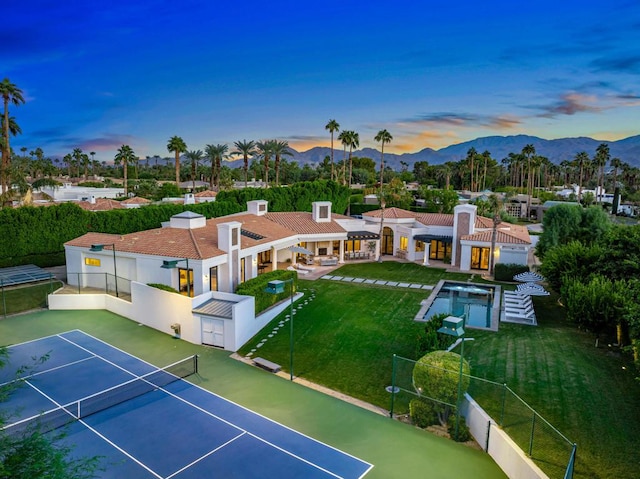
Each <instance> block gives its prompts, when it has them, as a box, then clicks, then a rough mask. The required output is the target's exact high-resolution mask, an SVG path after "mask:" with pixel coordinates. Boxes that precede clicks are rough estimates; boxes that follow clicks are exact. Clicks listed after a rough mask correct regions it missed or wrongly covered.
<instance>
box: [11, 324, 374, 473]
mask: <svg viewBox="0 0 640 479" xmlns="http://www.w3.org/2000/svg"><path fill="white" fill-rule="evenodd" d="M9 352H10V354H9V362H8V364H7V365H6V367H4V368H2V369H0V384H4V383H7V382H9V381H12V380H14V379H15V377H16V371H18V369H19V368H20V367H22V366H24V365H30V364H33V358H34V357H41V356H43V355H47V356H48V359H47V360H46V361H45V362H44V363H42V364H39V365H37V366H36V367H35V369H32V370H30V371H28V372H27V373H25V374H26V378H25V379H26V380H25V384H24V385H23V386H22V387H20V388H18V389H16V390H15V391H14V392H12V393H11V396H10V398H9V400H8V401H7V402H5V403H2V404H0V408H1V409H2V410H4V411H10V412H12V413H14V416H13V417H12V418H11V420H10V421H9V422H11V423H19V421H21V420H26V419H27V418H31V417H33V416H38V415H40V416H39V417H40V420H41V421H42V423H43V424H45V422H46V419H45V418H49V417H51V418H53V419H52V421H55V420H57V419H56V418H62V419H63V420H64V421H65V422H66V423H68V424H67V425H66V432H67V434H66V436H65V437H64V439H63V440H64V441H65V443H67V444H69V445H72V446H73V455H74V456H76V457H81V456H85V457H86V456H88V457H93V456H101V457H102V461H101V464H102V466H103V467H104V471H102V472H101V473H100V477H103V478H117V479H123V478H130V477H131V478H133V477H135V478H141V479H144V478H164V479H168V478H176V479H187V478H189V479H190V478H193V479H195V478H202V477H220V478H283V479H286V478H305V479H306V478H309V479H314V478H345V479H356V478H361V477H363V476H364V475H366V474H367V472H368V471H369V470H370V469H371V467H373V466H372V465H371V464H368V463H366V462H364V461H361V460H360V459H358V458H355V457H353V456H351V455H349V454H346V453H343V452H341V451H339V450H337V449H335V448H333V447H331V446H328V445H326V444H323V443H321V442H318V441H316V440H314V439H312V438H310V437H308V436H305V435H303V434H300V433H298V432H296V431H293V430H292V429H289V428H287V427H286V426H283V425H281V424H278V423H276V422H274V421H271V420H270V419H267V418H265V417H263V416H260V415H259V414H256V413H254V412H252V411H250V410H248V409H245V408H243V407H241V406H239V405H237V404H235V403H232V402H230V401H228V400H226V399H224V398H222V397H220V396H217V395H215V394H213V393H210V392H208V391H206V390H204V389H202V388H200V387H198V386H195V385H193V384H191V383H189V382H187V381H183V380H180V379H178V378H177V377H176V376H175V375H174V374H173V373H172V374H169V373H167V372H165V371H158V370H157V368H155V367H154V366H152V365H150V364H148V363H146V362H144V361H142V360H140V359H138V358H135V357H133V356H131V355H129V354H126V353H124V352H122V351H120V350H118V349H116V348H114V347H112V346H110V345H108V344H106V343H104V342H102V341H100V340H98V339H96V338H93V337H91V336H89V335H87V334H85V333H83V332H82V331H77V330H76V331H70V332H67V333H63V334H59V335H55V336H50V337H47V338H42V339H39V340H36V341H31V342H28V343H23V344H19V345H16V346H11V347H10V348H9ZM169 370H170V369H169ZM169 370H168V371H169ZM169 376H172V379H171V380H168V379H167V378H168V377H169ZM104 390H108V391H107V392H106V393H105V394H97V393H101V392H102V391H104ZM121 394H123V396H122V397H123V398H125V399H124V400H119V399H118V398H119V397H120V396H119V395H121ZM127 395H128V396H127ZM127 397H128V399H126V398H127ZM114 398H115V400H114ZM105 407H106V409H105ZM47 411H49V412H48V413H46V412H47ZM94 411H97V412H94ZM43 413H45V414H43ZM65 418H66V420H65ZM69 418H71V420H69ZM78 418H79V419H78ZM51 424H56V423H55V422H52V423H51ZM15 427H19V424H18V426H15ZM16 430H17V429H16ZM9 431H11V429H9Z"/></svg>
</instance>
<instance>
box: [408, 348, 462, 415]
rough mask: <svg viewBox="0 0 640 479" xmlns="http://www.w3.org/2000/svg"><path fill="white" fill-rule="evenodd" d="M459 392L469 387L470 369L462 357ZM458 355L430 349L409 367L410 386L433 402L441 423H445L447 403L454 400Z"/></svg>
mask: <svg viewBox="0 0 640 479" xmlns="http://www.w3.org/2000/svg"><path fill="white" fill-rule="evenodd" d="M462 372H463V375H462V393H463V394H464V393H465V392H466V390H467V389H468V388H469V381H470V379H469V375H470V373H471V368H470V367H469V363H468V362H467V361H466V360H463V365H462ZM459 376H460V355H459V354H457V353H453V352H447V351H433V352H431V353H428V354H425V355H424V356H422V357H421V358H420V359H419V360H418V361H417V362H416V364H415V366H414V368H413V387H414V388H415V390H416V392H417V393H418V395H420V396H421V397H423V398H425V399H430V400H431V401H434V402H435V410H436V413H437V414H438V420H439V422H440V424H441V425H442V426H445V425H447V423H448V421H449V416H450V414H451V406H449V404H456V403H457V400H458V397H457V396H458V379H459Z"/></svg>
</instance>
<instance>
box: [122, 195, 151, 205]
mask: <svg viewBox="0 0 640 479" xmlns="http://www.w3.org/2000/svg"><path fill="white" fill-rule="evenodd" d="M120 203H121V204H122V205H123V206H124V207H125V208H140V207H141V206H146V205H149V204H151V200H148V199H146V198H141V197H139V196H132V197H131V198H127V199H126V200H123V201H121V202H120Z"/></svg>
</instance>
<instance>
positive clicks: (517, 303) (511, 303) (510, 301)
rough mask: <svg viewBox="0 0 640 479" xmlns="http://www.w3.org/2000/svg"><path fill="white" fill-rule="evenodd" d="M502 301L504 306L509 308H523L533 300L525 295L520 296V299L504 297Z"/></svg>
mask: <svg viewBox="0 0 640 479" xmlns="http://www.w3.org/2000/svg"><path fill="white" fill-rule="evenodd" d="M502 302H503V304H504V305H505V307H509V308H524V307H526V306H532V305H533V302H532V301H531V296H526V297H525V298H522V299H520V298H519V299H515V298H509V297H506V298H504V300H503V301H502Z"/></svg>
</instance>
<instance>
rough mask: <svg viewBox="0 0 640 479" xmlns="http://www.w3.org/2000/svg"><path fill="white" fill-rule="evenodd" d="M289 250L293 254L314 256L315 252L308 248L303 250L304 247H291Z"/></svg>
mask: <svg viewBox="0 0 640 479" xmlns="http://www.w3.org/2000/svg"><path fill="white" fill-rule="evenodd" d="M288 250H289V251H291V252H292V253H299V254H313V251H309V250H308V249H307V248H303V247H302V246H289V248H288Z"/></svg>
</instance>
